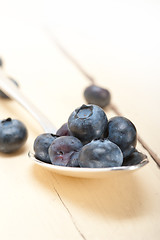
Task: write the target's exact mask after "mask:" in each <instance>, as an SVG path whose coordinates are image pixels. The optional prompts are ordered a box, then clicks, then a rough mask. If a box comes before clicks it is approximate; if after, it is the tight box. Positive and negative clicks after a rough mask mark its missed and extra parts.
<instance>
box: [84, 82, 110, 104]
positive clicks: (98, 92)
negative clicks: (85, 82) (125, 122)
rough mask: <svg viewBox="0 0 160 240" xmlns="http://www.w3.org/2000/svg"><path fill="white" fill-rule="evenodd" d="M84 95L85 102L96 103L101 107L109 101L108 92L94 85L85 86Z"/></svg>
mask: <svg viewBox="0 0 160 240" xmlns="http://www.w3.org/2000/svg"><path fill="white" fill-rule="evenodd" d="M84 97H85V99H86V101H87V103H90V104H95V105H98V106H99V107H101V108H104V107H106V106H108V105H109V104H110V101H111V94H110V92H109V91H108V90H107V89H104V88H101V87H99V86H96V85H91V86H89V87H87V88H86V89H85V91H84Z"/></svg>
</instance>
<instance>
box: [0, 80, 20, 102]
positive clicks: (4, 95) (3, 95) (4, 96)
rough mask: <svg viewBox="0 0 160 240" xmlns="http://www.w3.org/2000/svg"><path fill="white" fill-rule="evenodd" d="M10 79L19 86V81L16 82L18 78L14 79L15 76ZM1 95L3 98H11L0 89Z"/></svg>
mask: <svg viewBox="0 0 160 240" xmlns="http://www.w3.org/2000/svg"><path fill="white" fill-rule="evenodd" d="M9 79H10V80H11V81H12V82H13V83H14V84H15V86H17V87H19V85H18V83H17V82H16V80H14V79H13V78H11V77H9ZM0 97H1V98H6V99H10V98H9V97H8V96H7V95H6V94H5V93H4V92H3V91H1V90H0Z"/></svg>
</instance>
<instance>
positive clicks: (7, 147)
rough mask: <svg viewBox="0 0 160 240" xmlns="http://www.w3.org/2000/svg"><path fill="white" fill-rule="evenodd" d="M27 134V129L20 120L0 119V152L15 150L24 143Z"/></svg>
mask: <svg viewBox="0 0 160 240" xmlns="http://www.w3.org/2000/svg"><path fill="white" fill-rule="evenodd" d="M27 136H28V132H27V129H26V127H25V125H24V124H23V123H22V122H21V121H19V120H16V119H11V118H7V119H5V120H2V121H0V152H3V153H11V152H15V151H16V150H18V149H19V148H21V147H22V146H23V145H24V143H25V142H26V140H27Z"/></svg>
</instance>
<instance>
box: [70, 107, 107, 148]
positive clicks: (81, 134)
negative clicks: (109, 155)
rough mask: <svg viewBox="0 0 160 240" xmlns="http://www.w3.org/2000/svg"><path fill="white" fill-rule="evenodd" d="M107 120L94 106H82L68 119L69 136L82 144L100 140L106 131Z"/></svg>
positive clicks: (100, 110) (98, 108)
mask: <svg viewBox="0 0 160 240" xmlns="http://www.w3.org/2000/svg"><path fill="white" fill-rule="evenodd" d="M107 124H108V119H107V116H106V114H105V112H104V111H103V109H102V108H100V107H99V106H96V105H82V106H81V107H80V108H77V109H76V110H75V111H73V112H72V113H71V115H70V117H69V119H68V128H69V130H70V131H71V134H72V135H73V136H75V137H77V138H78V139H80V141H81V142H82V143H83V144H87V143H89V142H90V141H91V140H93V139H97V138H101V137H102V136H103V134H104V132H106V131H107Z"/></svg>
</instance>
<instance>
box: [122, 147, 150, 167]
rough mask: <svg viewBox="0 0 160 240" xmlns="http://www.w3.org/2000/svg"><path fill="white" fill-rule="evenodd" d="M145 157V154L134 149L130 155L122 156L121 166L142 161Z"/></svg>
mask: <svg viewBox="0 0 160 240" xmlns="http://www.w3.org/2000/svg"><path fill="white" fill-rule="evenodd" d="M146 158H147V156H146V155H145V154H143V153H141V152H138V151H137V150H135V151H134V152H133V153H132V154H131V155H129V156H128V157H126V158H124V160H123V166H132V165H136V164H139V163H140V162H142V161H143V160H144V159H146Z"/></svg>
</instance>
